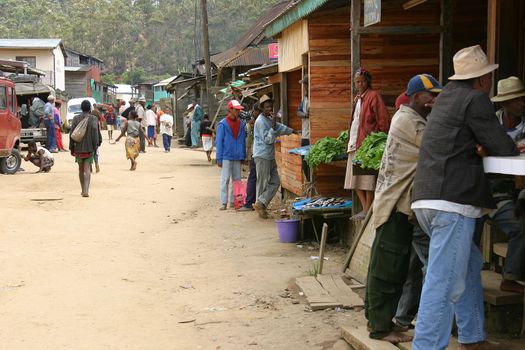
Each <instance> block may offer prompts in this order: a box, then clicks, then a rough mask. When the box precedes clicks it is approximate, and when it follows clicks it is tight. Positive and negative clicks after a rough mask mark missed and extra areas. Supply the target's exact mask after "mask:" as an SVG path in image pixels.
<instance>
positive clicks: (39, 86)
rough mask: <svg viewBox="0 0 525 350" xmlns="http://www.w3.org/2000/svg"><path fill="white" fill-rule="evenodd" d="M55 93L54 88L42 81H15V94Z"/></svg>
mask: <svg viewBox="0 0 525 350" xmlns="http://www.w3.org/2000/svg"><path fill="white" fill-rule="evenodd" d="M39 94H53V95H54V94H55V90H54V89H53V88H52V87H51V86H49V85H46V84H43V83H16V95H17V96H25V95H39Z"/></svg>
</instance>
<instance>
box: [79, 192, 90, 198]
mask: <svg viewBox="0 0 525 350" xmlns="http://www.w3.org/2000/svg"><path fill="white" fill-rule="evenodd" d="M81 195H82V197H84V198H87V197H89V193H81Z"/></svg>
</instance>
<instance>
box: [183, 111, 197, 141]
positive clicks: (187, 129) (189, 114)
mask: <svg viewBox="0 0 525 350" xmlns="http://www.w3.org/2000/svg"><path fill="white" fill-rule="evenodd" d="M194 107H195V106H194V105H193V103H190V104H188V107H186V111H185V112H184V144H185V145H186V147H191V120H192V119H193V113H194V111H195V109H194Z"/></svg>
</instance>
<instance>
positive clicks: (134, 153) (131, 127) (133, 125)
mask: <svg viewBox="0 0 525 350" xmlns="http://www.w3.org/2000/svg"><path fill="white" fill-rule="evenodd" d="M142 132H144V130H143V129H142V126H141V125H140V122H139V121H138V120H137V112H136V111H130V112H129V114H128V121H127V122H126V123H125V124H124V125H123V126H122V128H121V130H120V135H119V137H117V139H116V140H115V142H119V141H120V139H121V138H122V137H123V136H125V135H126V134H127V137H126V158H127V159H129V160H130V162H131V168H129V170H131V171H134V170H136V169H137V157H138V156H139V153H140V137H139V135H140V133H142Z"/></svg>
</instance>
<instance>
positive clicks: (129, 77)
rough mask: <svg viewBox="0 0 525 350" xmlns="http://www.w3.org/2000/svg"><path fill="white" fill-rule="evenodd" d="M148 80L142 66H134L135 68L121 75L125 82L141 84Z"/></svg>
mask: <svg viewBox="0 0 525 350" xmlns="http://www.w3.org/2000/svg"><path fill="white" fill-rule="evenodd" d="M145 80H146V72H145V71H144V69H143V68H141V67H133V69H130V70H128V71H126V72H124V73H123V74H122V76H121V81H122V82H123V83H124V84H131V85H135V84H140V83H142V82H143V81H145Z"/></svg>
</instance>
